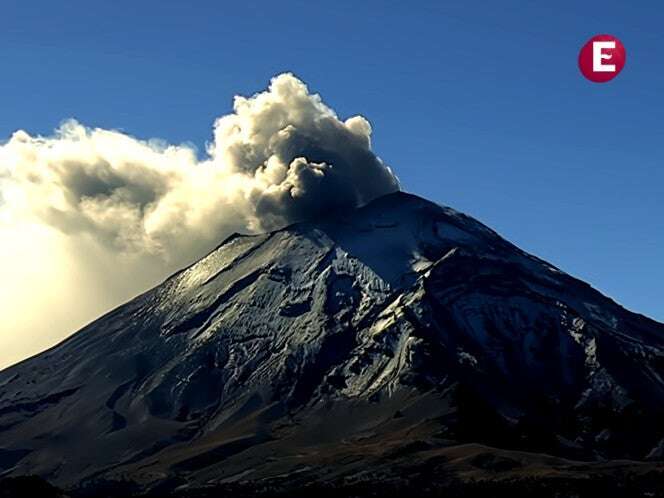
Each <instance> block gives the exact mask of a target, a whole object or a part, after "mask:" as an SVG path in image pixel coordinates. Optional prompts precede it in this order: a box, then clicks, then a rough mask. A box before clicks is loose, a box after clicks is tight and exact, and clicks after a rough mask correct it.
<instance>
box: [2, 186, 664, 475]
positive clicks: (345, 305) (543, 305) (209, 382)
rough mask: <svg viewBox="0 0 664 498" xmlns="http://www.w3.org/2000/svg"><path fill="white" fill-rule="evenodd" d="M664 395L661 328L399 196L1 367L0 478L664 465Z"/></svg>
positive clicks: (275, 236) (293, 232)
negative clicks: (418, 451)
mask: <svg viewBox="0 0 664 498" xmlns="http://www.w3.org/2000/svg"><path fill="white" fill-rule="evenodd" d="M662 379H664V326H662V325H660V324H656V323H655V322H650V321H646V320H643V319H642V318H641V317H639V316H637V315H634V314H632V313H630V312H628V311H626V310H624V309H622V308H620V307H619V306H617V305H616V304H615V303H613V302H612V301H610V300H609V299H607V298H605V297H604V296H602V295H601V294H599V293H598V292H596V291H594V290H593V289H592V288H590V287H589V286H588V285H585V284H583V283H582V282H579V281H577V280H575V279H573V278H572V277H570V276H569V275H566V274H564V273H562V272H560V271H559V270H557V269H556V268H554V267H553V266H551V265H548V264H547V263H545V262H543V261H541V260H539V259H538V258H535V257H534V256H531V255H528V254H526V253H525V252H523V251H521V250H519V249H518V248H516V247H515V246H513V245H512V244H510V243H509V242H507V241H505V240H503V239H502V238H501V237H499V236H498V235H497V234H496V233H495V232H493V231H492V230H491V229H489V228H487V227H486V226H484V225H482V224H481V223H479V222H478V221H476V220H474V219H472V218H470V217H468V216H466V215H463V214H461V213H458V212H456V211H454V210H453V209H450V208H447V207H441V206H438V205H436V204H434V203H431V202H429V201H427V200H425V199H421V198H419V197H417V196H414V195H412V194H407V193H404V192H395V193H392V194H389V195H386V196H383V197H380V198H378V199H376V200H374V201H372V202H370V203H369V204H367V205H366V206H363V207H361V208H358V209H356V210H354V211H350V212H344V213H334V214H333V215H331V216H328V217H326V218H324V219H318V220H314V221H309V222H305V223H299V224H296V225H291V226H289V227H286V228H284V229H281V230H277V231H274V232H271V233H265V234H260V235H253V236H239V235H235V236H231V237H229V238H227V239H226V240H225V241H224V242H223V243H222V244H221V245H220V246H219V247H218V248H217V249H216V250H214V251H212V252H210V253H209V254H208V255H206V256H205V257H203V258H202V259H201V260H199V261H198V262H196V263H194V264H193V265H191V266H190V267H188V268H186V269H184V270H183V271H181V272H179V273H177V274H176V275H174V276H173V277H171V278H170V279H168V280H167V281H165V282H164V283H163V284H161V285H160V286H158V287H156V288H154V289H152V290H150V291H149V292H147V293H145V294H143V295H142V296H139V297H138V298H136V299H134V300H132V301H131V302H129V303H127V304H125V305H124V306H121V307H120V308H118V309H116V310H114V311H112V312H111V313H109V314H107V315H105V316H103V317H102V318H100V319H99V320H97V321H95V322H93V323H92V324H90V325H89V326H87V327H86V328H85V329H83V330H81V331H79V332H78V333H76V334H74V335H73V336H72V337H71V338H70V339H68V340H67V341H65V342H63V343H62V344H60V345H59V346H57V347H55V348H53V349H52V350H49V351H47V352H45V353H43V354H42V355H39V356H36V357H34V358H32V359H30V360H27V361H25V362H23V363H21V364H19V365H16V366H14V367H12V368H9V369H7V370H4V371H2V372H0V427H2V433H1V438H2V439H1V440H0V457H1V458H0V471H4V472H5V473H7V474H10V475H21V474H39V475H42V476H49V477H51V478H52V479H53V480H54V481H55V482H56V483H57V484H64V485H73V484H76V483H82V482H83V483H85V482H90V481H91V480H93V479H99V478H103V479H112V480H123V479H130V480H134V481H138V482H139V483H140V485H141V486H145V487H150V486H152V485H154V484H156V483H157V482H158V481H160V480H161V479H162V478H163V476H172V475H177V476H178V479H181V480H184V482H185V483H187V484H188V485H190V484H191V485H194V484H198V485H201V484H203V483H209V482H213V483H214V482H225V480H227V479H233V478H234V477H233V476H238V475H240V476H251V479H253V480H256V481H260V480H262V479H272V478H276V477H277V476H280V475H287V476H291V477H292V476H295V475H299V474H297V473H298V472H301V471H302V470H301V469H302V468H303V467H302V465H303V462H306V464H307V465H308V466H310V470H304V471H302V472H305V473H309V472H312V473H314V474H315V472H318V471H316V470H311V469H319V470H320V469H323V470H322V471H321V472H323V473H322V474H320V475H327V474H325V472H327V471H328V470H329V471H331V472H332V471H333V472H342V470H341V468H340V467H338V465H340V464H338V463H335V462H336V461H337V460H336V459H335V458H333V457H331V456H330V455H332V456H334V455H346V456H348V458H349V460H348V461H349V462H359V463H357V464H352V465H351V467H352V468H353V469H355V470H356V471H358V469H367V468H373V467H372V466H375V465H377V464H376V461H379V462H385V461H392V460H389V458H393V459H396V460H395V461H399V462H402V463H403V458H407V457H406V456H404V457H403V458H402V457H399V458H401V460H399V458H397V457H396V456H393V457H389V458H388V456H386V455H382V456H380V455H379V456H378V457H376V458H378V460H375V459H372V457H371V456H370V455H372V452H375V451H376V450H375V448H378V447H383V446H385V447H386V448H387V447H389V448H391V450H390V451H393V452H394V453H390V454H391V455H409V453H408V452H405V453H399V452H400V451H402V450H403V451H406V450H405V449H404V448H410V447H411V446H409V445H415V446H417V444H420V446H421V445H422V444H423V443H422V441H425V442H426V444H425V447H426V448H429V449H431V448H443V447H447V446H449V445H461V444H465V443H470V442H480V443H484V444H491V445H497V446H503V447H510V448H519V449H521V450H528V451H534V452H548V453H553V454H557V455H562V456H565V457H575V458H584V459H594V458H636V459H639V458H645V457H646V456H648V455H651V458H655V457H656V455H658V454H659V453H657V452H658V451H659V450H658V448H660V447H661V446H662V445H664V442H662V443H660V441H664V433H663V429H662V426H661V417H664V412H663V411H662V406H664V381H662ZM395 413H400V416H398V417H397V416H395ZM635 414H636V415H635ZM637 415H638V421H639V423H638V424H634V423H633V421H634V420H636V419H635V418H634V417H635V416H637ZM418 442H419V443H418ZM658 445H659V446H658ZM413 447H414V446H413ZM372 448H373V449H372ZM409 451H410V450H409ZM427 451H428V450H427ZM91 455H93V456H91ZM273 455H280V458H279V459H276V460H275V459H273V458H272V456H273ZM652 455H655V456H654V457H653V456H652ZM385 458H387V459H388V460H385ZM344 461H345V460H344ZM349 465H350V464H349ZM381 465H382V464H381ZM342 467H343V465H342ZM307 468H309V467H307ZM298 469H300V470H298ZM325 469H327V470H325ZM284 473H285V474H284ZM312 479H314V480H315V479H316V477H315V475H312Z"/></svg>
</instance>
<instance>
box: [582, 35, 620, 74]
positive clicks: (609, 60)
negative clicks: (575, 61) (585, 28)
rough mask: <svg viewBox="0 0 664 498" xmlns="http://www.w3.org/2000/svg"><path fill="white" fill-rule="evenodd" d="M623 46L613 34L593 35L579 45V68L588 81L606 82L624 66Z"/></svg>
mask: <svg viewBox="0 0 664 498" xmlns="http://www.w3.org/2000/svg"><path fill="white" fill-rule="evenodd" d="M626 58H627V54H626V53H625V46H624V45H623V44H622V42H621V41H620V40H619V39H618V38H616V37H615V36H613V35H595V36H593V37H592V38H591V39H590V40H588V41H587V42H586V44H585V45H584V46H583V47H581V51H580V52H579V69H580V70H581V73H582V74H583V75H584V76H585V77H586V78H588V79H589V80H590V81H594V82H595V83H606V82H607V81H611V80H612V79H613V78H615V77H616V76H618V73H620V71H622V69H623V67H625V59H626Z"/></svg>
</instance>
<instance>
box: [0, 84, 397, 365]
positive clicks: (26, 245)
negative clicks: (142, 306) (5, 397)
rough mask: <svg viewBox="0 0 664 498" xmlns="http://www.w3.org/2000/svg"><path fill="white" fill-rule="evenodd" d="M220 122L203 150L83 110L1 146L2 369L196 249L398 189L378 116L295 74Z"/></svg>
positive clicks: (190, 257) (240, 103)
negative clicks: (103, 122) (375, 146)
mask: <svg viewBox="0 0 664 498" xmlns="http://www.w3.org/2000/svg"><path fill="white" fill-rule="evenodd" d="M233 108H234V112H233V113H232V114H229V115H227V116H222V117H220V118H219V119H217V120H216V122H215V124H214V130H213V133H214V140H213V141H212V143H211V144H210V145H208V147H207V150H206V157H205V158H203V159H199V158H198V157H197V153H196V150H195V149H194V148H193V147H191V146H187V145H170V144H167V143H164V142H163V141H159V140H147V141H146V140H139V139H136V138H134V137H131V136H129V135H127V134H125V133H122V132H119V131H113V130H103V129H90V128H87V127H85V126H83V125H82V124H80V123H78V122H76V121H74V120H70V121H66V122H64V123H63V124H62V125H61V126H60V128H58V129H57V130H55V132H54V134H53V135H52V136H48V137H41V136H32V135H30V134H28V133H27V132H25V131H22V130H20V131H17V132H15V133H14V134H13V135H12V136H11V138H10V139H9V140H8V141H7V142H5V143H4V145H0V237H1V240H2V244H1V248H0V274H1V275H3V280H4V282H3V285H2V286H1V287H0V313H1V316H2V317H3V320H2V325H0V368H2V367H4V366H7V365H9V364H10V363H12V362H15V361H17V360H20V359H22V358H24V357H26V356H27V355H28V354H31V353H36V352H38V351H39V350H41V349H43V348H45V347H47V346H48V345H51V344H53V343H54V342H56V341H58V340H60V339H62V338H64V337H65V336H66V335H68V334H69V333H71V332H73V331H74V330H75V329H76V328H78V327H80V326H82V325H83V324H84V323H86V322H87V321H90V320H92V319H94V318H96V317H97V316H98V315H99V314H101V313H103V312H104V311H106V310H108V309H110V308H111V307H113V306H115V305H117V304H120V303H121V302H123V301H125V300H127V299H129V298H131V297H132V296H134V295H136V294H137V293H139V292H141V291H143V290H145V289H146V288H148V287H149V286H150V285H153V284H155V283H157V282H158V281H159V280H160V279H163V278H164V277H165V276H167V275H168V274H169V273H172V272H173V271H175V270H177V269H179V268H180V267H182V266H184V265H186V264H188V263H190V262H192V261H194V260H195V259H197V258H198V257H200V256H201V255H202V254H204V253H205V252H206V251H208V250H209V249H210V248H212V247H213V246H215V245H216V244H218V243H219V241H220V240H221V239H223V238H224V237H225V236H227V235H229V234H230V233H232V232H235V231H239V232H245V233H247V232H260V231H266V230H272V229H276V228H279V227H281V226H284V225H286V224H289V223H292V222H296V221H300V220H303V219H306V218H308V217H311V216H315V215H316V214H317V213H319V212H324V211H329V210H331V209H335V208H347V207H354V206H357V205H361V204H364V203H366V202H368V201H370V200H371V199H373V198H375V197H378V196H380V195H383V194H386V193H389V192H392V191H395V190H397V189H398V188H399V185H398V181H397V179H396V177H395V176H394V174H393V173H392V171H391V170H390V169H389V168H388V167H387V166H386V165H385V164H384V163H383V162H382V161H381V160H380V158H378V157H377V156H376V155H375V154H374V152H373V151H372V149H371V126H370V124H369V122H368V121H367V120H366V119H365V118H363V117H361V116H355V117H351V118H349V119H346V120H345V121H342V120H340V119H339V118H338V117H337V115H336V114H335V112H334V111H333V110H332V109H331V108H329V107H328V106H326V105H325V104H324V103H323V102H322V100H321V99H320V97H319V96H318V95H316V94H312V93H310V92H309V90H308V88H307V87H306V85H305V84H304V83H303V82H302V81H300V80H299V79H297V78H296V77H295V76H293V75H292V74H281V75H279V76H277V77H275V78H273V79H272V81H271V83H270V86H269V88H268V89H267V90H266V91H264V92H262V93H258V94H256V95H254V96H252V97H249V98H245V97H235V101H234V106H233Z"/></svg>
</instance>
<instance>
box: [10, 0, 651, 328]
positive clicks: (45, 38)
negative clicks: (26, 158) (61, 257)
mask: <svg viewBox="0 0 664 498" xmlns="http://www.w3.org/2000/svg"><path fill="white" fill-rule="evenodd" d="M597 33H611V34H614V35H616V36H618V37H619V38H620V39H621V40H622V41H623V43H624V44H625V47H626V49H627V64H626V66H625V69H624V71H623V72H622V74H620V75H619V76H618V77H617V78H616V79H615V80H614V81H613V82H611V83H608V84H604V85H599V84H592V83H589V82H587V81H585V80H584V79H583V78H582V77H581V76H580V74H579V72H578V69H577V66H576V57H577V53H578V50H579V49H580V47H581V45H582V44H583V43H584V42H585V41H586V40H587V39H588V38H589V37H590V36H592V35H594V34H597ZM0 60H1V65H0V67H1V68H2V72H1V73H0V137H1V138H2V139H3V140H4V139H6V138H8V136H9V134H10V133H11V132H12V131H13V130H15V129H17V128H23V129H26V130H28V131H29V132H31V133H50V132H51V131H52V130H53V128H54V127H56V126H57V125H58V123H59V122H60V121H61V120H62V119H64V118H68V117H75V118H77V119H79V120H80V121H81V122H83V123H85V124H87V125H90V126H99V127H105V128H120V129H123V130H125V131H127V132H129V133H131V134H132V135H135V136H138V137H141V138H149V137H161V138H164V139H166V140H168V141H172V142H185V141H186V142H193V143H194V144H196V145H198V146H199V147H200V148H201V149H202V148H203V145H204V143H205V142H206V141H207V140H210V139H211V126H212V122H213V120H214V118H215V117H217V116H219V115H221V114H225V113H227V112H228V111H229V110H230V109H231V104H232V101H231V96H232V95H233V94H235V93H243V94H251V93H253V92H255V91H258V90H261V89H263V88H264V87H265V86H266V84H267V82H268V80H269V78H270V77H271V76H272V75H274V74H276V73H278V72H282V71H285V70H289V71H293V72H295V73H296V74H297V75H298V76H299V77H301V78H302V79H304V80H305V81H306V82H307V83H308V84H309V86H310V87H311V88H312V89H313V90H314V91H316V92H319V93H321V94H322V95H323V97H324V99H325V100H326V102H327V103H329V104H330V105H331V106H332V107H333V108H335V109H336V110H337V111H338V112H339V114H340V115H341V116H342V117H347V116H349V115H352V114H358V113H359V114H363V115H365V116H366V117H368V118H369V120H370V121H371V122H372V124H373V126H374V148H375V150H376V151H377V152H378V154H379V155H380V156H381V157H382V158H383V159H384V160H385V161H386V162H387V163H388V164H390V165H391V166H392V167H393V168H394V170H395V171H396V173H397V174H398V176H399V177H400V180H401V182H402V184H403V187H404V188H405V189H406V190H408V191H411V192H415V193H417V194H420V195H422V196H425V197H428V198H430V199H432V200H435V201H437V202H440V203H443V204H447V205H450V206H452V207H455V208H457V209H460V210H462V211H465V212H467V213H469V214H471V215H473V216H475V217H477V218H479V219H480V220H481V221H483V222H485V223H487V224H488V225H490V226H492V227H493V228H495V229H496V230H498V231H499V232H500V233H501V234H502V235H504V236H505V237H507V238H508V239H510V240H511V241H513V242H514V243H516V244H518V245H520V246H521V247H522V248H524V249H526V250H528V251H530V252H532V253H534V254H536V255H538V256H540V257H543V258H545V259H547V260H549V261H551V262H552V263H554V264H556V265H558V266H560V267H561V268H562V269H564V270H566V271H568V272H570V273H572V274H574V275H576V276H578V277H580V278H582V279H584V280H587V281H588V282H590V283H592V284H593V285H594V286H595V287H597V288H599V289H600V290H602V291H603V292H605V293H607V294H609V295H610V296H612V297H614V298H615V299H616V300H618V301H619V302H621V303H622V304H624V305H626V306H627V307H629V308H631V309H633V310H635V311H639V312H642V313H645V314H648V315H650V316H652V317H654V318H657V319H659V320H660V321H664V299H663V296H664V262H663V261H662V260H663V256H664V216H663V215H664V170H663V167H664V123H663V121H662V120H663V117H664V116H663V114H664V4H663V3H662V2H638V3H635V4H632V3H628V2H611V1H605V2H568V3H563V2H526V1H523V2H507V1H506V2H468V1H464V2H429V3H428V2H403V1H400V2H389V1H379V2H360V1H356V0H355V1H352V2H346V1H335V2H295V1H279V2H253V1H249V0H243V1H241V2H205V1H198V2H183V1H177V2H176V1H170V0H160V1H139V2H133V1H132V2H128V1H123V0H122V1H113V2H100V1H96V2H91V1H86V2H83V1H67V2H29V1H27V2H26V1H21V2H18V1H15V0H8V1H4V2H3V7H2V13H1V15H0Z"/></svg>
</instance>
